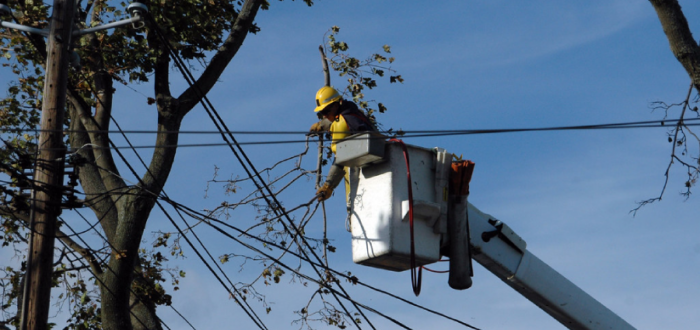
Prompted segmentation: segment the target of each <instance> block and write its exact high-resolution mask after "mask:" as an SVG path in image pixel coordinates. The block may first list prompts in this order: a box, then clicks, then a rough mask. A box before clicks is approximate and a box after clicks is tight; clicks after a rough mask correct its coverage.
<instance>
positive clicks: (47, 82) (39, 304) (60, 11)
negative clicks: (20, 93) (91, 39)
mask: <svg viewBox="0 0 700 330" xmlns="http://www.w3.org/2000/svg"><path fill="white" fill-rule="evenodd" d="M74 13H75V1H74V0H54V3H53V16H52V17H51V23H50V28H49V34H48V38H47V51H46V53H47V57H46V73H45V76H44V96H43V105H42V109H41V133H40V135H39V145H38V148H39V154H38V157H37V160H36V164H35V169H34V180H35V181H36V182H35V188H34V189H35V193H34V196H35V200H34V201H33V203H34V208H33V210H32V211H33V214H34V216H33V219H32V224H31V236H32V239H31V245H30V247H29V253H30V254H29V257H28V261H29V264H28V265H27V267H28V269H27V274H28V275H27V276H28V279H27V282H26V285H27V286H28V289H27V290H25V292H26V296H24V297H23V299H24V300H25V301H26V303H25V305H24V308H23V310H22V320H21V329H22V330H25V329H27V330H45V329H47V328H48V327H47V323H48V318H49V306H50V302H51V277H52V272H53V252H54V240H55V236H56V218H57V217H58V215H59V214H60V212H61V193H62V189H63V174H64V173H63V170H64V168H63V166H64V165H63V164H64V161H65V160H64V158H65V154H66V148H65V145H64V144H63V120H64V112H65V107H66V85H67V81H68V59H69V56H70V50H71V37H72V32H73V15H74Z"/></svg>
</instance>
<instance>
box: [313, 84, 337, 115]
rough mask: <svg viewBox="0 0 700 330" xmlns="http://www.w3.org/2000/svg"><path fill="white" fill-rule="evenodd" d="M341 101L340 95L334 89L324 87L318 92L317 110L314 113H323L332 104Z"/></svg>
mask: <svg viewBox="0 0 700 330" xmlns="http://www.w3.org/2000/svg"><path fill="white" fill-rule="evenodd" d="M338 100H340V93H338V91H337V90H335V88H333V87H328V86H323V87H321V89H319V90H318V92H316V109H314V112H319V111H323V109H325V108H326V107H327V106H328V105H330V104H331V103H333V102H335V101H338Z"/></svg>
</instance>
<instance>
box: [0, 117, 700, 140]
mask: <svg viewBox="0 0 700 330" xmlns="http://www.w3.org/2000/svg"><path fill="white" fill-rule="evenodd" d="M681 121H682V122H683V123H684V124H685V125H686V126H699V125H700V123H694V122H697V121H700V118H686V119H664V120H648V121H633V122H621V123H605V124H586V125H567V126H547V127H519V128H474V129H436V130H403V129H401V130H392V131H382V133H384V134H396V133H397V132H401V134H400V136H401V137H405V136H411V135H414V136H415V137H423V136H424V135H425V136H440V135H441V134H448V135H453V134H457V135H471V134H497V133H517V132H541V131H570V130H589V129H622V128H662V127H673V126H675V125H678V124H679V122H681ZM686 122H691V123H687V124H686ZM0 131H3V132H6V133H24V132H37V133H40V132H42V131H43V130H41V129H38V128H37V129H33V128H16V129H15V128H10V129H0ZM64 132H66V133H73V132H85V133H120V134H171V133H178V134H188V135H211V134H219V135H220V134H221V131H209V130H180V131H157V130H80V131H75V130H65V131H64ZM224 133H226V134H238V135H302V134H308V133H309V132H308V131H272V130H261V131H229V130H224ZM340 133H351V132H340ZM426 134H427V135H426Z"/></svg>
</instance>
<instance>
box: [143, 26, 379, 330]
mask: <svg viewBox="0 0 700 330" xmlns="http://www.w3.org/2000/svg"><path fill="white" fill-rule="evenodd" d="M148 17H149V18H150V20H151V22H152V23H153V26H155V27H156V29H155V32H156V35H158V37H159V38H160V39H161V40H162V41H163V44H164V45H165V46H166V48H167V49H168V51H169V54H170V56H171V57H172V58H173V60H174V61H175V64H176V66H177V68H178V69H179V70H180V72H181V73H182V74H183V77H184V78H185V80H186V81H187V83H188V84H189V85H190V88H193V89H194V90H195V91H196V92H197V94H198V95H199V96H200V100H199V102H200V103H201V104H202V106H203V107H204V109H205V110H206V112H207V114H208V115H209V117H210V118H211V119H212V121H213V123H214V125H215V126H216V128H217V129H218V130H219V131H220V132H221V136H222V138H223V139H224V141H226V142H227V143H228V144H229V148H230V149H231V151H232V152H233V153H234V155H235V156H236V158H237V159H238V161H239V163H240V164H241V166H242V167H243V169H244V170H245V171H246V173H247V174H248V176H250V177H251V178H253V175H252V173H250V170H249V169H248V166H250V169H251V170H252V171H253V172H254V173H255V176H256V177H257V178H258V179H259V180H260V184H258V182H257V181H256V180H255V179H253V180H252V181H253V183H254V184H255V186H256V187H257V188H258V190H260V191H262V190H263V189H262V188H261V187H260V185H262V186H263V187H264V188H265V190H266V191H267V193H268V194H269V195H268V196H269V197H270V198H272V200H273V201H274V203H273V202H271V201H270V200H269V199H268V196H266V195H265V194H264V193H263V194H262V195H263V198H264V199H265V201H266V202H267V204H268V205H269V206H270V208H271V209H272V210H273V212H275V213H276V214H278V213H279V212H280V208H279V207H277V206H279V205H281V204H280V202H279V201H278V200H277V197H276V196H275V195H274V193H272V191H271V190H270V187H269V186H268V185H267V184H265V181H264V180H263V179H262V178H261V177H260V173H259V172H258V171H257V170H256V169H255V166H254V165H253V163H252V162H251V161H250V159H249V158H248V156H247V155H246V153H245V152H244V151H243V149H242V148H241V146H240V145H239V144H238V142H237V141H236V138H235V137H234V136H233V134H228V137H230V138H231V140H232V141H233V143H234V144H235V145H236V148H237V149H238V152H237V151H236V149H235V148H234V147H233V145H231V143H230V142H229V141H228V139H227V135H226V134H225V133H224V131H230V130H229V129H228V127H226V123H225V122H224V121H223V119H221V117H220V116H219V114H218V113H217V111H216V109H215V108H214V106H213V105H212V104H211V102H210V101H209V99H208V98H207V96H206V93H204V92H203V91H202V90H200V89H199V87H198V85H196V84H195V79H194V76H192V74H191V73H190V72H189V70H188V69H187V67H186V66H185V65H184V62H183V61H182V59H180V57H179V56H178V55H177V53H176V52H175V51H174V50H173V49H172V47H171V46H170V43H169V42H168V40H167V38H165V36H164V35H163V34H162V33H161V31H160V27H159V26H158V24H157V23H156V21H155V19H153V16H151V15H149V16H148ZM214 117H216V118H214ZM217 119H218V121H217ZM239 152H240V155H239ZM241 156H243V158H245V162H244V161H243V160H242V159H241ZM246 163H247V166H246ZM281 212H282V214H283V215H284V216H285V218H286V220H287V222H288V223H289V226H290V227H292V228H293V229H294V230H295V232H296V233H297V235H299V234H300V232H299V229H298V228H297V227H296V226H295V225H294V222H293V221H292V220H291V219H290V218H289V216H288V215H287V213H286V212H285V211H284V210H281ZM278 215H279V214H278ZM280 223H281V224H282V226H283V227H284V229H285V231H287V232H288V233H289V235H290V236H292V237H296V236H295V235H292V233H291V231H290V230H289V228H288V226H287V225H286V224H285V223H284V222H280ZM299 237H301V240H302V242H304V244H305V245H306V246H307V247H308V246H309V244H308V242H307V241H306V239H305V238H304V236H303V235H299ZM294 242H296V243H297V244H299V243H298V242H297V240H296V239H294ZM309 248H310V247H309ZM300 250H301V251H302V252H303V253H304V254H306V251H305V250H304V249H303V247H301V246H300ZM309 251H310V252H311V253H312V254H313V255H314V257H315V258H316V259H317V260H318V261H319V263H320V261H321V259H320V258H319V257H318V255H317V254H316V253H315V252H314V251H313V249H311V248H310V250H309ZM311 267H312V268H313V269H314V271H315V272H316V274H317V276H318V277H319V278H320V279H321V280H322V279H323V276H322V274H321V272H320V271H319V270H318V268H316V266H314V265H313V264H311ZM338 287H339V288H340V289H341V290H342V291H343V293H345V294H346V296H348V295H347V293H346V292H345V289H344V288H343V287H342V286H341V285H340V284H338ZM333 296H334V298H335V299H336V301H337V302H338V304H339V305H340V306H341V308H342V309H343V310H344V311H345V313H346V315H348V316H349V317H350V318H351V319H352V321H353V323H354V324H355V326H356V327H357V328H358V329H360V330H361V327H360V325H359V323H358V322H357V321H356V320H355V319H354V318H352V315H351V314H350V312H349V311H348V310H347V308H346V307H345V306H344V305H343V303H342V302H341V301H340V299H339V298H338V297H337V295H336V294H335V293H333ZM353 305H355V307H356V308H357V310H358V312H359V313H360V314H361V315H362V316H363V317H364V319H365V320H366V321H367V323H368V324H369V325H370V326H371V327H372V328H373V329H375V328H374V325H373V324H372V322H371V321H370V320H369V318H367V317H366V316H365V315H364V313H363V312H362V310H361V309H360V308H359V307H358V306H357V305H356V304H355V303H354V302H353Z"/></svg>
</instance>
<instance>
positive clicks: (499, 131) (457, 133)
mask: <svg viewBox="0 0 700 330" xmlns="http://www.w3.org/2000/svg"><path fill="white" fill-rule="evenodd" d="M698 119H699V120H700V118H698ZM685 121H688V120H684V122H685ZM676 122H678V121H677V120H676ZM655 123H656V124H641V125H621V124H605V125H583V126H562V127H540V128H509V129H482V130H435V131H411V132H410V133H404V134H403V135H401V138H402V139H410V138H430V137H441V136H460V135H482V134H503V133H529V132H553V131H587V130H604V129H631V128H670V127H672V126H667V125H665V124H664V125H662V124H660V123H659V122H658V121H657V122H655ZM685 126H690V127H693V126H700V123H690V124H685ZM267 133H271V132H267ZM296 133H297V134H300V133H299V132H296ZM282 134H287V133H286V132H283V133H282ZM371 139H382V140H383V139H384V138H383V137H376V138H371ZM306 142H307V140H306V139H304V140H272V141H248V142H238V145H251V146H252V145H283V144H299V143H306ZM225 146H228V147H230V145H229V143H192V144H176V145H160V146H153V145H142V146H133V145H130V146H113V147H99V146H91V148H93V149H162V148H207V147H225ZM41 149H42V150H50V148H41Z"/></svg>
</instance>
